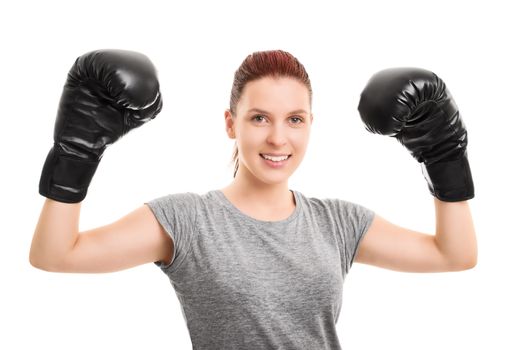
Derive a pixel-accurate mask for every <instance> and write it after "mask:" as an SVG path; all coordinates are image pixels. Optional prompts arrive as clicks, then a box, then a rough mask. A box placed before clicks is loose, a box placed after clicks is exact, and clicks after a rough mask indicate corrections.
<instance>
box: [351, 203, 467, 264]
mask: <svg viewBox="0 0 525 350" xmlns="http://www.w3.org/2000/svg"><path fill="white" fill-rule="evenodd" d="M434 203H435V206H436V234H435V235H431V234H426V233H422V232H417V231H413V230H410V229H407V228H403V227H400V226H397V225H395V224H393V223H391V222H389V221H387V220H385V219H384V218H382V217H381V216H379V215H377V214H376V215H375V218H374V221H373V222H372V224H371V225H370V227H369V229H368V231H367V232H366V233H365V235H364V237H363V238H362V241H361V243H360V245H359V248H358V251H357V253H356V257H355V261H356V262H360V263H364V264H369V265H374V266H378V267H382V268H385V269H390V270H395V271H401V272H448V271H461V270H466V269H470V268H472V267H474V266H476V263H477V243H476V235H475V231H474V224H473V221H472V217H471V214H470V209H469V206H468V202H467V201H462V202H442V201H440V200H438V199H435V200H434Z"/></svg>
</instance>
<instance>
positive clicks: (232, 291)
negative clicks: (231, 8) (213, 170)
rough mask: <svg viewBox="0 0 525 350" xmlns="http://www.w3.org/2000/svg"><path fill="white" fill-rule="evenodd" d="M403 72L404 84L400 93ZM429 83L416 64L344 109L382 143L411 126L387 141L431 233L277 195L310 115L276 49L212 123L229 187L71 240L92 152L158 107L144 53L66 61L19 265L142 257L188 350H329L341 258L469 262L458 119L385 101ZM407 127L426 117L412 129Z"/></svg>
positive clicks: (296, 73) (292, 63) (134, 261)
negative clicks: (424, 209) (429, 199)
mask: <svg viewBox="0 0 525 350" xmlns="http://www.w3.org/2000/svg"><path fill="white" fill-rule="evenodd" d="M416 73H417V74H416ZM414 74H416V75H418V74H419V75H418V76H417V79H415V78H414V77H413V75H414ZM407 77H409V78H410V79H409V80H410V81H411V82H412V83H410V84H408V85H407V84H405V83H403V84H401V83H400V82H401V81H403V82H404V81H406V80H407ZM418 79H419V80H418ZM432 79H434V78H433V77H427V76H425V75H424V74H423V73H422V71H420V70H408V71H407V70H404V71H395V72H392V71H388V72H387V74H382V75H381V74H380V75H376V76H374V78H373V79H372V80H371V81H370V82H369V85H368V86H367V89H365V91H364V92H363V95H362V96H361V103H360V106H359V110H360V113H361V116H362V118H363V121H364V122H365V123H366V124H367V127H368V128H369V130H371V131H375V132H381V133H384V134H390V135H392V134H394V132H393V130H395V131H396V132H397V133H400V130H402V129H403V128H404V127H406V126H411V129H410V130H409V131H407V132H401V133H400V134H401V136H400V137H399V139H400V141H401V142H404V144H405V146H407V148H408V149H409V150H410V151H411V152H412V154H413V155H414V156H415V157H417V158H418V160H420V161H424V162H425V168H424V170H425V174H426V177H427V180H428V181H429V189H430V190H431V193H432V194H433V195H434V196H435V208H436V223H437V225H436V234H435V235H429V234H425V233H420V232H416V231H413V230H410V229H406V228H403V227H399V226H397V225H394V224H392V223H390V222H388V221H387V220H385V219H384V218H382V217H381V216H379V215H378V214H375V213H374V212H373V211H372V210H370V209H368V208H365V207H363V206H361V205H359V204H356V203H352V202H349V201H346V200H342V199H318V198H313V197H307V196H305V195H303V194H302V193H301V192H299V191H297V190H292V189H289V188H288V179H289V177H290V176H291V175H292V174H293V172H294V171H295V170H296V169H297V168H298V167H299V165H300V164H301V161H302V159H303V157H304V155H305V152H306V150H307V146H308V140H309V136H310V131H311V128H312V125H313V119H314V118H313V115H312V112H311V102H312V88H311V85H310V80H309V78H308V74H307V73H306V71H305V69H304V67H303V65H302V64H301V63H300V62H299V61H298V60H297V59H296V58H295V57H294V56H293V55H291V54H290V53H288V52H285V51H282V50H273V51H263V52H255V53H253V54H251V55H249V56H248V57H246V59H245V60H244V61H243V62H242V64H241V66H240V67H239V69H238V70H237V71H236V73H235V77H234V82H233V87H232V91H231V98H230V106H229V108H228V109H227V110H226V111H225V113H224V118H225V129H226V133H227V135H228V137H230V138H231V139H234V140H235V141H236V148H235V151H234V159H233V160H234V162H235V170H234V178H233V181H232V182H231V183H230V184H228V185H227V186H225V187H224V188H222V189H216V190H211V191H209V192H207V193H205V194H196V193H192V192H185V193H176V194H171V195H166V196H164V197H160V198H157V199H154V200H152V201H150V202H148V203H146V204H144V205H142V206H140V207H138V208H137V209H136V210H134V211H133V212H131V213H129V214H128V215H126V216H124V217H123V218H121V219H119V220H117V221H115V222H114V223H111V224H109V225H106V226H102V227H99V228H95V229H92V230H88V231H86V232H78V231H79V230H78V222H79V215H80V207H81V201H82V200H83V198H84V197H85V195H86V193H87V188H88V186H89V183H90V181H91V177H92V176H93V174H94V172H95V170H96V167H97V166H98V162H99V160H100V158H101V156H102V153H103V151H104V149H105V147H106V146H107V145H108V144H111V143H112V142H115V141H116V140H118V138H120V137H122V136H123V135H124V134H125V133H127V132H128V131H129V130H130V129H132V128H133V127H138V126H140V125H142V124H143V123H145V122H146V121H148V120H150V119H153V118H154V117H155V116H156V115H157V114H158V113H159V112H160V110H161V108H162V99H161V95H160V92H159V86H158V81H157V80H156V76H155V70H154V68H153V66H152V65H151V62H149V60H147V58H145V57H144V56H143V55H140V54H138V53H132V52H127V51H117V50H105V51H96V52H92V53H88V54H86V55H84V56H81V57H80V58H79V59H78V60H77V62H76V64H75V65H74V66H73V68H72V71H71V72H70V74H69V76H68V82H67V83H66V87H65V89H64V95H63V97H62V100H61V104H60V108H59V113H58V116H57V123H56V124H55V127H56V129H55V145H54V146H53V148H52V149H51V151H50V153H49V155H48V158H47V159H46V162H45V164H44V169H43V171H42V177H41V181H40V193H41V194H42V195H44V196H45V197H47V198H46V200H45V203H44V206H43V208H42V212H41V215H40V218H39V220H38V223H37V226H36V230H35V234H34V238H33V242H32V246H31V252H30V262H31V264H32V265H33V266H35V267H37V268H40V269H43V270H46V271H55V272H89V273H100V272H112V271H118V270H122V269H127V268H130V267H133V266H137V265H140V264H145V263H151V262H154V263H155V264H156V265H157V266H159V267H160V268H161V269H162V271H163V272H164V273H166V275H167V276H168V277H169V279H170V281H171V283H172V285H173V287H174V289H175V291H176V293H177V297H178V298H179V301H180V303H181V306H182V310H183V316H184V318H185V320H186V323H187V326H188V330H189V332H190V336H191V340H192V343H193V346H194V348H195V349H316V350H317V349H340V345H339V341H338V337H337V333H336V326H335V325H336V322H337V320H338V317H339V313H340V309H341V305H342V288H343V281H344V278H345V276H346V274H347V273H348V271H349V269H350V267H351V266H352V263H353V262H354V261H357V262H361V263H366V264H371V265H375V266H379V267H382V268H386V269H392V270H397V271H410V272H439V271H459V270H465V269H469V268H472V267H473V266H475V264H476V259H477V245H476V238H475V231H474V227H473V222H472V219H471V215H470V211H469V206H468V203H467V200H468V199H470V198H472V197H473V185H472V181H471V178H470V172H469V171H468V172H467V171H466V169H467V170H468V162H467V160H466V151H465V147H466V131H465V130H464V126H463V125H462V124H461V120H460V119H459V114H457V113H448V112H451V111H450V110H446V108H445V109H444V108H441V107H440V106H442V105H439V104H438V107H435V106H434V105H432V103H433V102H432V101H435V96H433V95H432V96H430V97H429V95H428V94H427V95H425V94H424V93H423V94H419V95H418V98H419V100H418V101H416V100H415V99H410V101H408V102H407V101H405V102H403V103H402V106H401V107H399V106H392V104H393V103H397V102H392V101H399V100H400V99H392V98H391V95H392V94H401V95H402V96H405V97H406V96H407V93H406V91H404V90H403V89H405V90H406V89H408V90H410V89H412V90H411V91H409V92H412V93H413V92H414V89H416V90H417V87H418V81H419V82H421V81H423V82H424V84H423V86H424V89H422V91H423V90H424V92H428V86H429V84H428V82H429V81H430V80H432ZM414 81H416V83H413V82H414ZM406 86H409V88H406ZM438 90H439V89H438ZM403 92H405V93H404V94H403ZM446 93H448V91H445V90H443V89H441V90H439V94H440V95H439V96H441V97H440V98H445V99H446V100H447V101H451V98H450V97H449V96H448V95H446ZM401 100H402V99H401ZM414 101H415V102H414ZM429 101H430V102H432V103H430V102H429ZM409 102H410V103H413V105H410V103H409ZM422 105H425V106H426V107H424V108H421V106H422ZM431 105H432V106H431ZM447 106H448V105H447ZM396 108H397V109H396ZM402 108H408V109H409V110H410V111H411V112H414V113H409V114H410V115H416V114H417V116H418V117H417V118H412V119H410V118H409V120H403V121H400V120H399V114H396V113H393V111H394V110H395V111H396V112H397V111H399V110H400V109H402ZM435 108H438V109H439V112H438V113H437V112H436V109H435ZM443 110H446V112H447V113H443ZM389 112H392V113H389ZM382 114H384V115H382ZM405 114H406V113H405ZM392 115H395V118H392ZM388 118H390V120H389V119H388ZM417 120H425V123H423V126H417ZM396 123H400V124H399V125H398V124H396ZM443 125H444V126H443ZM429 126H431V128H430V129H429ZM451 128H453V129H454V131H453V132H448V133H447V132H441V131H440V130H448V131H450V129H451ZM390 129H391V130H390ZM415 129H419V130H423V131H422V133H423V134H424V135H427V137H421V133H419V134H418V133H417V132H414V130H415ZM429 130H432V131H433V135H434V136H432V137H431V136H428V135H429V133H428V131H429ZM463 131H464V132H463ZM430 134H432V133H430ZM436 134H439V135H440V136H439V137H437V136H435V135H436ZM443 135H445V136H443ZM454 138H456V139H458V140H459V141H458V140H456V141H454ZM422 139H426V141H424V142H423V141H421V140H422ZM442 139H446V140H448V141H447V142H446V144H447V145H450V144H451V143H453V144H456V145H458V144H459V146H456V147H453V148H452V149H451V148H450V147H448V148H447V147H445V146H443V142H437V141H436V140H442ZM414 140H415V141H414ZM414 144H416V145H417V147H415V148H414ZM425 145H428V147H425ZM440 149H441V150H443V151H442V152H441V151H440ZM438 153H439V154H442V155H443V156H440V157H437V156H436V154H438ZM458 159H460V161H459V162H460V163H461V164H460V165H458ZM427 161H428V162H427ZM451 178H453V181H451V180H450V179H451Z"/></svg>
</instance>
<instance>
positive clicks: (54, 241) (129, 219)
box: [29, 198, 174, 273]
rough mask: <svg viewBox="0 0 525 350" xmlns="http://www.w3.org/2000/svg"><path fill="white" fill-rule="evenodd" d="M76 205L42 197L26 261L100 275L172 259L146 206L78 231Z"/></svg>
mask: <svg viewBox="0 0 525 350" xmlns="http://www.w3.org/2000/svg"><path fill="white" fill-rule="evenodd" d="M80 206H81V203H73V204H70V203H62V202H58V201H55V200H52V199H49V198H46V200H45V203H44V206H43V208H42V212H41V213H40V218H39V220H38V223H37V226H36V229H35V233H34V236H33V241H32V244H31V250H30V254H29V261H30V263H31V265H33V266H34V267H36V268H39V269H42V270H45V271H52V272H78V273H81V272H86V273H100V272H114V271H119V270H124V269H128V268H130V267H134V266H138V265H142V264H146V263H150V262H155V261H162V262H164V263H169V261H171V257H172V255H173V252H174V246H173V241H172V240H171V238H170V237H169V236H168V234H167V233H166V231H165V230H164V228H163V227H162V226H161V225H160V223H159V222H158V221H157V219H156V218H155V216H154V215H153V213H152V211H151V209H150V208H149V207H148V206H147V205H145V204H144V205H142V206H141V207H139V208H137V209H135V210H134V211H132V212H130V213H129V214H127V215H125V216H124V217H122V218H120V219H119V220H117V221H115V222H113V223H111V224H109V225H105V226H101V227H98V228H95V229H92V230H88V231H85V232H79V230H78V227H79V224H78V223H79V217H80Z"/></svg>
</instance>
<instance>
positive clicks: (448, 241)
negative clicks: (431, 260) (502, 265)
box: [434, 198, 478, 268]
mask: <svg viewBox="0 0 525 350" xmlns="http://www.w3.org/2000/svg"><path fill="white" fill-rule="evenodd" d="M434 205H435V208H436V236H435V242H436V245H437V247H438V249H439V251H440V252H441V254H443V256H444V257H445V259H446V260H447V261H448V263H449V264H450V266H455V267H459V268H462V267H463V268H472V267H474V266H476V263H477V260H478V246H477V241H476V232H475V230H474V222H473V220H472V215H471V213H470V208H469V205H468V201H461V202H443V201H440V200H439V199H437V198H434Z"/></svg>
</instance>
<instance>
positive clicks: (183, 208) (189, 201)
mask: <svg viewBox="0 0 525 350" xmlns="http://www.w3.org/2000/svg"><path fill="white" fill-rule="evenodd" d="M197 196H198V195H197V194H195V193H190V192H186V193H175V194H169V195H166V196H163V197H159V198H156V199H153V200H151V201H149V202H146V203H144V204H146V205H147V206H148V207H149V208H150V209H151V211H152V212H153V214H154V215H155V217H156V218H157V221H158V222H159V223H160V224H161V225H162V227H163V228H164V230H166V232H167V233H168V235H169V236H170V238H171V240H172V243H173V245H174V253H173V256H172V258H171V261H170V262H169V264H164V263H162V262H160V261H156V262H155V265H157V266H159V267H160V268H161V269H162V270H163V271H164V272H166V273H167V272H171V271H173V270H175V269H176V268H177V267H178V266H179V265H180V264H181V262H182V261H183V260H184V258H185V256H186V254H187V253H188V250H189V247H190V243H191V239H192V237H193V232H194V228H195V218H196V205H197Z"/></svg>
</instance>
